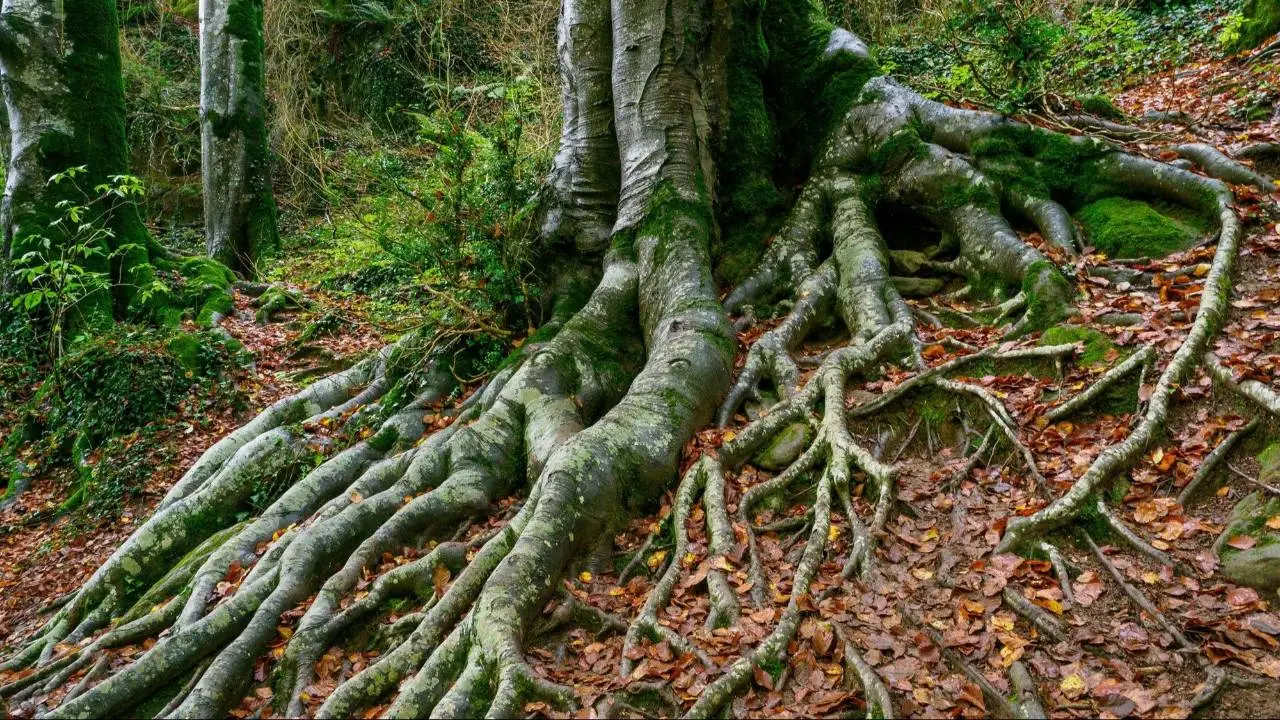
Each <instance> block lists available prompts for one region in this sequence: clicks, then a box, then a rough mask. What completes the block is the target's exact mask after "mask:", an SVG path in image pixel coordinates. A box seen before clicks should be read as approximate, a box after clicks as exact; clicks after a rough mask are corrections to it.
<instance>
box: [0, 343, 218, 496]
mask: <svg viewBox="0 0 1280 720" xmlns="http://www.w3.org/2000/svg"><path fill="white" fill-rule="evenodd" d="M241 353H242V350H241V349H240V348H239V347H238V343H234V341H226V340H224V338H223V337H222V336H220V335H218V334H216V333H214V332H212V331H206V332H202V333H177V334H171V333H169V332H168V331H164V330H156V329H152V328H146V327H138V326H130V325H118V326H115V327H114V328H112V329H111V330H109V331H107V332H105V333H103V334H100V335H98V336H95V337H92V338H88V339H85V340H83V341H82V342H80V343H79V344H77V345H75V346H74V347H73V348H71V350H70V351H69V352H68V353H67V354H66V355H64V356H62V357H60V358H58V360H57V361H56V362H55V363H54V365H53V367H52V372H47V373H44V372H43V371H41V369H40V367H39V366H34V365H28V366H27V367H28V370H29V374H27V375H26V376H25V377H19V378H14V380H15V384H17V383H18V382H21V381H22V380H25V381H27V382H31V383H35V382H38V380H37V377H38V376H39V375H41V374H44V380H43V384H41V385H40V386H39V390H38V391H36V392H35V394H34V395H33V396H31V397H30V398H29V399H27V400H26V401H25V402H24V403H23V405H22V406H21V410H20V411H19V420H18V428H17V430H16V434H15V435H14V436H12V437H11V438H10V441H9V442H8V443H7V444H6V446H5V448H4V450H3V451H2V452H0V458H3V460H4V464H5V467H6V473H7V472H8V467H10V466H11V463H12V462H13V461H14V460H15V459H16V454H17V453H19V451H21V455H22V457H23V459H24V462H25V464H27V465H31V466H35V467H42V468H49V467H57V466H58V465H60V464H66V465H67V466H69V467H70V468H72V469H73V470H74V471H75V475H76V478H77V480H76V482H75V486H74V488H73V489H74V493H73V494H72V496H71V498H70V499H69V500H68V502H67V503H66V504H65V505H64V508H65V509H69V508H70V507H74V506H77V505H82V504H83V505H86V506H87V507H88V508H89V510H90V511H91V513H92V514H94V515H101V516H109V515H112V514H114V513H116V512H118V511H119V510H120V509H121V508H123V507H124V506H125V505H126V504H127V501H128V499H129V498H131V497H134V496H136V495H137V494H139V493H140V492H141V491H142V488H143V487H144V485H145V483H146V482H148V481H149V480H150V479H151V478H152V476H153V475H154V473H155V469H156V468H157V467H161V466H163V465H165V464H166V463H167V462H168V461H170V460H172V457H171V455H172V452H171V451H170V450H169V449H167V448H166V447H165V446H164V444H163V443H162V442H161V440H160V439H159V438H158V437H156V435H157V434H158V432H159V431H160V430H161V429H163V428H164V422H163V421H164V420H165V419H166V418H169V417H172V416H173V415H174V413H175V412H176V411H177V410H178V407H179V405H180V404H181V403H184V402H191V401H193V400H198V401H200V402H208V401H210V399H211V398H227V397H230V396H231V394H232V388H231V383H230V379H229V378H228V375H227V370H228V369H229V368H230V367H233V366H234V365H236V364H239V363H241V362H242V360H243V358H242V357H241ZM202 388H204V389H212V392H210V393H204V392H200V393H197V392H196V391H197V390H199V389H202ZM158 458H163V459H158Z"/></svg>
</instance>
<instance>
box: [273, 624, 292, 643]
mask: <svg viewBox="0 0 1280 720" xmlns="http://www.w3.org/2000/svg"><path fill="white" fill-rule="evenodd" d="M276 632H278V633H280V637H282V638H284V639H285V640H288V639H289V638H291V637H293V628H290V627H283V626H281V627H278V628H276Z"/></svg>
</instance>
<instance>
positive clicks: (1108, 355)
mask: <svg viewBox="0 0 1280 720" xmlns="http://www.w3.org/2000/svg"><path fill="white" fill-rule="evenodd" d="M1072 343H1080V344H1082V345H1084V351H1083V352H1081V353H1080V355H1079V356H1078V357H1077V358H1076V361H1077V362H1079V363H1081V364H1083V365H1098V364H1100V363H1110V362H1114V361H1115V359H1116V357H1115V356H1114V355H1113V354H1112V351H1113V350H1115V348H1116V346H1115V343H1113V342H1111V338H1109V337H1107V336H1106V335H1103V334H1102V333H1100V332H1098V331H1097V330H1094V329H1092V328H1087V327H1084V326H1081V325H1055V326H1054V327H1051V328H1049V329H1048V330H1045V331H1044V334H1043V335H1041V336H1040V345H1042V346H1044V345H1067V344H1072Z"/></svg>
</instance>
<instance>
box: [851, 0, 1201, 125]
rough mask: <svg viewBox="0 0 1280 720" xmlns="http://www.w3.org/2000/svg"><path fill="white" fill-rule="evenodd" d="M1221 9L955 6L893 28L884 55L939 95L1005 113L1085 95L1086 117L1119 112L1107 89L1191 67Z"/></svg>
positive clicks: (1022, 3)
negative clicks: (1104, 99)
mask: <svg viewBox="0 0 1280 720" xmlns="http://www.w3.org/2000/svg"><path fill="white" fill-rule="evenodd" d="M1221 3H1222V0H1192V2H1161V3H1149V4H1147V5H1146V6H1143V5H1141V4H1138V5H1126V4H1121V3H1115V4H1111V3H1073V4H1067V5H1065V6H1063V5H1053V4H1049V3H1044V2H1039V1H1038V0H997V1H996V2H980V1H979V0H954V1H951V2H944V3H942V4H941V5H940V6H937V7H936V9H935V10H934V11H932V12H929V13H920V14H917V15H915V16H913V17H909V18H907V17H901V16H899V18H898V20H897V22H896V24H892V25H889V26H885V27H887V29H885V30H882V32H883V34H884V35H885V37H886V39H885V40H884V41H883V42H881V43H879V44H878V47H877V52H878V59H879V60H880V62H881V65H882V66H884V67H886V69H889V70H892V71H893V72H895V73H897V74H899V75H903V76H905V77H906V79H907V80H908V81H909V82H911V83H912V84H914V85H916V86H917V87H919V88H921V89H922V90H924V91H925V92H926V94H929V95H932V96H935V97H941V98H944V99H952V100H958V99H963V100H968V101H970V102H976V103H980V104H983V105H987V106H989V107H992V108H995V109H998V110H1001V111H1004V112H1013V111H1018V110H1027V109H1033V108H1040V107H1044V106H1049V107H1050V108H1051V109H1055V110H1066V109H1070V108H1069V107H1068V103H1067V102H1066V101H1065V100H1064V99H1065V98H1072V97H1081V98H1082V99H1084V100H1086V101H1088V102H1087V103H1086V107H1085V108H1084V109H1085V110H1086V111H1089V112H1097V111H1099V110H1101V111H1102V112H1103V113H1104V114H1108V115H1109V114H1110V112H1111V110H1112V108H1109V107H1106V106H1101V105H1099V104H1096V103H1094V102H1092V101H1093V100H1096V98H1097V93H1098V90H1099V88H1100V87H1101V88H1118V87H1119V86H1121V85H1123V84H1124V83H1126V82H1128V81H1130V80H1132V79H1133V78H1136V77H1138V76H1139V75H1141V74H1142V73H1148V72H1152V71H1155V70H1158V69H1162V68H1164V67H1167V66H1170V65H1171V64H1175V63H1181V62H1184V61H1186V60H1187V59H1188V58H1189V53H1190V51H1191V50H1190V49H1191V48H1192V47H1194V46H1195V45H1196V44H1197V42H1198V41H1205V40H1208V39H1209V38H1210V37H1211V35H1212V33H1213V31H1214V28H1215V24H1216V23H1215V20H1214V17H1215V15H1216V14H1217V6H1218V5H1220V4H1221ZM1055 8H1056V9H1055ZM881 25H883V23H881ZM1171 36H1175V37H1177V38H1178V42H1169V41H1168V38H1169V37H1171ZM1108 105H1109V103H1108Z"/></svg>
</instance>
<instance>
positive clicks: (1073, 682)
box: [1058, 673, 1085, 699]
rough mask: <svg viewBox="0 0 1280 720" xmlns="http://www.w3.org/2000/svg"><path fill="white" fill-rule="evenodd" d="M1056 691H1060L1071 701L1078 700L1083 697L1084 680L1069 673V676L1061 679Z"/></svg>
mask: <svg viewBox="0 0 1280 720" xmlns="http://www.w3.org/2000/svg"><path fill="white" fill-rule="evenodd" d="M1058 689H1060V690H1062V694H1063V695H1066V696H1067V697H1069V698H1071V699H1075V698H1078V697H1080V696H1081V695H1083V694H1084V691H1085V684H1084V678H1082V677H1080V676H1079V675H1077V674H1076V673H1071V674H1070V675H1068V676H1066V677H1064V678H1062V684H1061V685H1059V686H1058Z"/></svg>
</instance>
